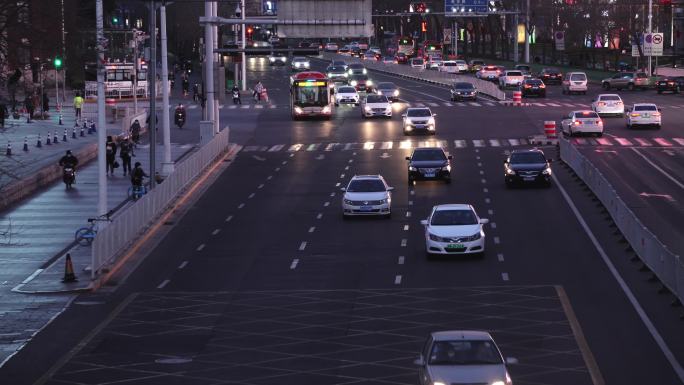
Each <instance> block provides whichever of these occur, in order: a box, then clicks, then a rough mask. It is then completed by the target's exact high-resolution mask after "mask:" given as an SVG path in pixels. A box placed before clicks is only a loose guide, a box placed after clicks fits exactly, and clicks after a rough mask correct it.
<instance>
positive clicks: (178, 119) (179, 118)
mask: <svg viewBox="0 0 684 385" xmlns="http://www.w3.org/2000/svg"><path fill="white" fill-rule="evenodd" d="M173 121H174V122H175V123H176V126H178V128H183V125H184V124H185V110H182V109H176V112H175V114H174V119H173Z"/></svg>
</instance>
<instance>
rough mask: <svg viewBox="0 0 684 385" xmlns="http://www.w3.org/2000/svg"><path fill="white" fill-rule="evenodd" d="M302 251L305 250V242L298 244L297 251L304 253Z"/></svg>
mask: <svg viewBox="0 0 684 385" xmlns="http://www.w3.org/2000/svg"><path fill="white" fill-rule="evenodd" d="M304 249H306V242H302V243H301V244H299V251H304Z"/></svg>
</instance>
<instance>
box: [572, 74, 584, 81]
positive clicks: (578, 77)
mask: <svg viewBox="0 0 684 385" xmlns="http://www.w3.org/2000/svg"><path fill="white" fill-rule="evenodd" d="M570 80H572V81H576V82H583V81H586V80H587V75H585V74H572V75H570Z"/></svg>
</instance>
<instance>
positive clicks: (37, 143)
mask: <svg viewBox="0 0 684 385" xmlns="http://www.w3.org/2000/svg"><path fill="white" fill-rule="evenodd" d="M36 147H38V148H41V147H43V143H42V142H41V141H40V134H38V142H36Z"/></svg>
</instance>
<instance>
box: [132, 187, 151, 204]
mask: <svg viewBox="0 0 684 385" xmlns="http://www.w3.org/2000/svg"><path fill="white" fill-rule="evenodd" d="M145 194H147V187H146V186H145V185H140V186H131V187H129V188H128V197H129V198H131V199H133V200H134V201H137V200H138V199H140V198H142V196H143V195H145Z"/></svg>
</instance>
